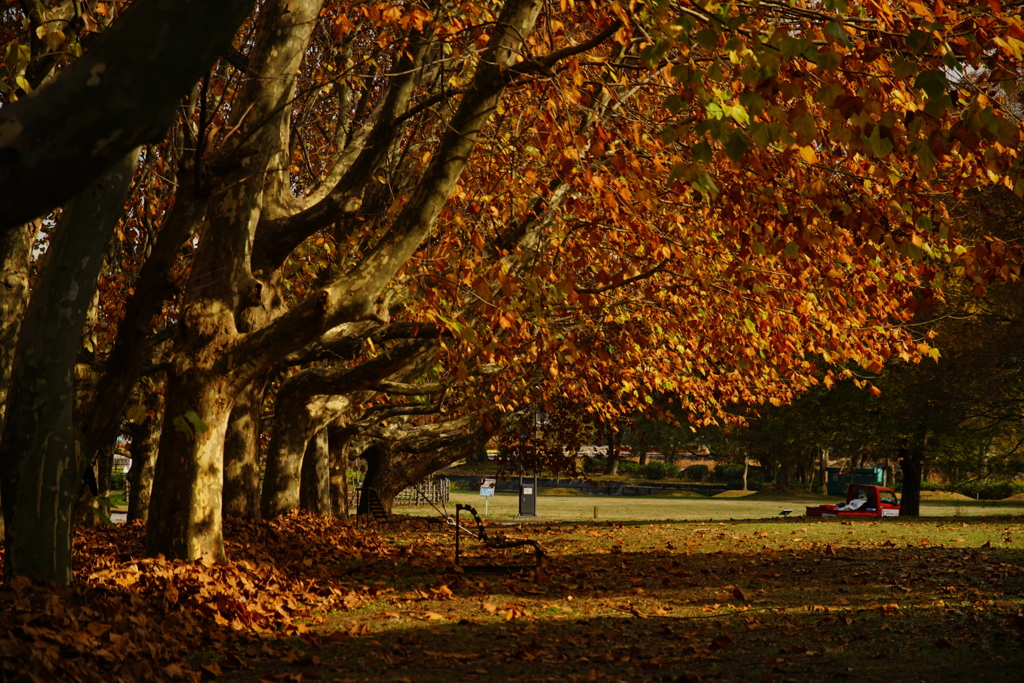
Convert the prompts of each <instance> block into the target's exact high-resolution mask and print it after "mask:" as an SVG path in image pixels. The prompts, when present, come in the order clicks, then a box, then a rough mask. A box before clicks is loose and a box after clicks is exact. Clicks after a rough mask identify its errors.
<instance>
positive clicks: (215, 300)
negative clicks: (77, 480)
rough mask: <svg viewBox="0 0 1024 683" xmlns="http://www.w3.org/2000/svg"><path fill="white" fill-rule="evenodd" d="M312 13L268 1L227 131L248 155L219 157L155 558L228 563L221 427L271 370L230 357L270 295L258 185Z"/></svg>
mask: <svg viewBox="0 0 1024 683" xmlns="http://www.w3.org/2000/svg"><path fill="white" fill-rule="evenodd" d="M319 9H320V3H319V2H318V1H316V0H271V1H270V2H268V3H266V5H265V6H264V7H263V10H262V11H261V12H260V16H259V19H258V27H257V33H256V36H257V37H256V44H255V45H254V46H253V49H252V52H251V56H250V64H249V70H247V72H246V78H245V80H244V81H243V84H242V93H241V96H240V98H239V102H238V103H236V105H237V106H235V107H233V108H232V117H233V118H232V120H231V124H232V125H234V126H236V127H237V128H238V134H237V135H236V136H235V138H234V142H233V143H232V144H234V145H241V144H243V143H244V144H245V147H244V149H240V150H225V151H224V154H225V155H227V157H228V158H230V159H231V161H232V163H231V164H229V165H227V166H226V169H225V172H224V173H223V174H221V175H220V176H218V177H217V178H216V179H215V183H216V186H215V187H212V188H209V189H210V196H211V197H212V198H213V199H212V200H211V201H210V203H209V205H208V207H207V211H206V220H205V222H204V225H203V228H202V230H201V232H200V241H199V248H198V250H197V252H196V255H195V259H194V261H193V263H192V268H191V271H190V275H189V281H188V284H187V287H186V291H185V296H184V302H183V306H182V312H181V317H180V321H179V324H178V334H177V337H176V339H175V345H174V357H175V361H176V362H175V363H174V365H173V367H172V368H171V369H170V370H169V371H168V384H167V387H168V388H167V392H168V393H167V408H166V411H167V412H166V416H165V419H164V429H163V434H162V436H161V441H160V457H159V458H158V460H157V473H156V484H157V485H156V487H155V488H154V491H153V499H152V513H153V514H151V515H150V521H149V526H148V528H147V535H146V549H147V552H148V553H150V554H158V553H162V554H164V555H165V556H167V557H172V558H177V559H185V560H195V559H200V558H203V557H208V558H212V559H214V560H218V561H220V560H223V559H225V555H224V542H223V530H222V527H221V518H222V500H221V494H222V490H223V481H224V480H223V476H224V475H223V466H224V461H223V458H224V440H225V437H226V432H227V425H228V422H229V419H230V414H231V410H232V408H233V407H234V403H235V401H236V399H237V398H238V397H239V395H240V394H241V393H242V392H243V391H245V389H246V388H247V387H248V386H250V385H251V384H252V382H253V381H254V380H255V379H256V378H257V377H259V376H261V375H263V374H264V373H265V372H267V371H269V369H270V367H269V364H267V365H261V366H260V368H259V369H258V370H256V371H253V372H245V371H244V370H241V368H239V367H238V362H239V360H240V359H239V358H237V357H231V356H230V355H229V353H228V352H227V351H226V350H227V349H229V348H230V346H231V344H232V342H233V341H234V340H236V339H237V338H238V337H239V336H240V335H241V330H240V329H239V327H240V325H244V324H245V320H244V319H243V318H244V312H245V311H246V310H247V309H250V308H254V307H265V308H267V309H270V308H272V307H273V292H272V289H271V288H269V287H263V285H262V284H261V283H259V282H257V281H256V280H255V278H254V277H253V276H252V273H251V271H250V262H249V258H250V254H251V247H252V240H253V235H254V232H255V228H256V225H257V223H258V222H259V219H260V214H261V210H262V205H263V199H264V196H263V192H264V179H265V178H266V176H267V173H268V171H269V170H270V165H271V162H272V161H273V159H275V158H276V156H277V155H279V154H280V153H281V146H282V144H285V145H286V144H287V140H288V135H287V130H288V120H289V114H290V108H289V103H290V101H291V99H292V96H293V92H294V88H295V75H296V73H297V71H298V67H299V64H300V63H301V60H302V57H303V55H304V54H305V51H306V47H307V45H308V43H309V37H310V34H311V32H312V30H313V28H314V27H315V25H316V18H317V16H318V14H319ZM244 337H245V336H244V335H243V338H244ZM291 350H293V349H292V348H286V349H285V350H284V352H285V353H287V352H288V351H291ZM250 369H251V368H250ZM193 418H194V419H193ZM175 421H177V423H178V428H177V429H176V427H175ZM183 421H184V422H183Z"/></svg>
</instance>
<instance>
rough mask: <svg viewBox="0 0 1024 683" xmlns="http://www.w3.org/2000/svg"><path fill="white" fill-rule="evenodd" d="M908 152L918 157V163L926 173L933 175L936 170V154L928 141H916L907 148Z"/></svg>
mask: <svg viewBox="0 0 1024 683" xmlns="http://www.w3.org/2000/svg"><path fill="white" fill-rule="evenodd" d="M907 151H908V152H909V153H910V154H912V155H913V156H915V157H917V163H919V164H920V165H921V170H922V171H924V172H925V173H931V171H932V169H933V168H935V154H934V153H933V152H932V147H931V145H930V144H928V141H927V140H914V141H913V142H911V143H910V144H909V145H908V146H907Z"/></svg>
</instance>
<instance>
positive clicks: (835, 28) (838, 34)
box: [825, 21, 853, 48]
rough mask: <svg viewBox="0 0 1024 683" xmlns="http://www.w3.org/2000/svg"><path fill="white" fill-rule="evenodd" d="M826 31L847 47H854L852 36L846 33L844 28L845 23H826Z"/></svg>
mask: <svg viewBox="0 0 1024 683" xmlns="http://www.w3.org/2000/svg"><path fill="white" fill-rule="evenodd" d="M825 33H827V34H829V35H830V36H832V37H833V38H836V39H837V40H838V41H839V42H841V43H842V44H843V45H845V46H846V47H849V48H852V47H853V43H851V42H850V37H849V36H848V35H846V29H844V28H843V25H842V24H840V23H839V22H837V21H830V22H829V23H827V24H825Z"/></svg>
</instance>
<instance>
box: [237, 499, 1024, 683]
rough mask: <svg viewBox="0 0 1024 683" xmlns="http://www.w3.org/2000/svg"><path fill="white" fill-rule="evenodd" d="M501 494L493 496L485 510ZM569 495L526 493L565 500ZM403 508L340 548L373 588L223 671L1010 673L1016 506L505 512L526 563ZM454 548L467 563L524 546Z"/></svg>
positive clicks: (674, 506) (1014, 656) (1017, 622)
mask: <svg viewBox="0 0 1024 683" xmlns="http://www.w3.org/2000/svg"><path fill="white" fill-rule="evenodd" d="M467 499H470V498H468V497H467ZM514 500H515V499H514V497H512V496H498V497H497V501H496V506H495V508H492V510H495V509H497V510H498V511H497V512H496V513H493V514H492V519H496V520H500V519H505V518H507V517H508V516H509V515H510V514H512V511H511V508H509V506H510V505H511V502H512V501H514ZM572 502H573V501H571V500H569V499H568V498H566V499H557V500H550V499H542V500H541V501H540V505H539V507H540V508H541V510H543V511H544V514H545V515H552V516H553V514H554V510H558V511H559V514H563V515H572V514H581V509H580V508H578V507H575V508H574V507H572V505H571V503H572ZM584 502H587V503H592V502H593V501H590V500H588V501H584ZM618 502H620V501H618ZM635 502H636V503H646V504H648V505H650V506H652V507H646V508H642V507H634V506H632V505H630V506H629V507H630V508H631V509H632V510H633V512H631V513H629V514H641V513H642V511H644V510H646V511H647V512H648V513H650V514H658V515H672V514H688V513H686V512H685V510H706V509H709V508H713V509H716V510H720V511H721V510H725V511H727V512H726V513H725V514H735V515H738V516H742V517H751V516H753V515H754V514H756V513H757V512H758V511H760V510H762V509H765V510H772V511H774V508H775V507H778V506H777V504H775V503H772V505H771V506H770V507H767V508H765V507H762V504H760V503H759V504H756V505H753V506H751V503H748V504H747V505H748V507H742V504H741V503H739V502H737V501H735V500H733V501H722V502H718V501H703V506H700V505H701V503H702V502H701V501H697V502H695V503H693V502H691V501H676V500H662V501H652V500H643V501H635ZM769 502H770V501H769ZM607 504H608V502H606V505H607ZM684 504H685V505H691V504H693V505H698V507H695V508H686V507H678V506H679V505H684ZM764 504H765V505H767V504H768V503H767V502H766V503H764ZM659 505H660V506H661V507H658V506H659ZM718 505H722V506H723V507H722V508H720V509H719V508H718V507H717V506H718ZM734 506H739V507H734ZM481 507H482V506H481ZM622 507H627V506H626V505H624V504H623V505H622ZM704 514H705V515H707V514H708V513H706V512H705V513H704ZM414 526H415V527H416V528H415V529H413V527H412V526H410V527H408V528H407V529H405V530H394V531H384V534H385V536H386V537H387V538H388V539H389V541H390V542H391V543H394V544H395V545H396V546H398V548H399V550H398V552H397V555H393V556H391V557H388V558H386V559H384V558H382V559H381V560H380V561H376V562H368V561H363V562H360V563H358V564H354V565H349V566H348V570H349V571H352V572H353V574H354V576H353V578H355V577H356V576H358V580H359V581H361V582H362V583H363V588H364V589H367V590H368V591H369V593H370V595H372V596H373V597H372V599H370V600H368V601H367V602H366V603H364V604H363V605H362V606H360V607H358V608H356V609H354V610H351V611H345V612H333V613H331V614H328V615H326V617H325V618H324V619H323V620H322V621H321V622H320V623H319V624H318V625H317V626H315V628H314V633H316V634H317V635H316V637H315V638H308V637H307V638H304V639H303V638H300V639H299V640H298V641H292V644H291V645H290V646H289V647H287V648H286V649H285V654H286V656H284V657H277V658H276V659H274V660H271V661H268V660H266V659H263V660H258V661H257V660H247V662H246V665H247V666H251V667H252V668H251V669H248V671H251V672H252V673H251V674H243V675H241V676H239V677H238V680H246V681H256V680H268V679H272V680H278V677H280V678H283V677H285V676H288V675H293V676H294V675H296V674H298V673H300V672H301V671H305V672H306V673H307V674H308V673H310V672H316V673H318V675H319V676H321V677H322V678H325V679H327V680H338V681H390V682H394V683H403V682H408V681H416V682H417V683H418V682H425V683H430V682H434V681H436V682H437V683H441V682H445V683H447V682H448V681H451V680H452V679H453V678H455V679H458V680H460V681H463V682H468V683H474V682H479V683H484V682H486V681H492V680H516V681H559V682H566V683H570V682H580V683H583V682H587V681H652V682H655V681H737V682H741V681H742V682H745V681H762V682H763V683H781V682H782V681H807V682H813V683H817V682H818V681H867V680H871V681H885V682H886V683H904V682H910V681H915V682H917V681H927V682H934V681H958V682H959V681H963V680H965V679H967V680H970V679H976V680H982V681H985V682H986V683H989V682H992V681H1007V682H1008V681H1014V682H1016V681H1019V680H1021V668H1020V667H1021V665H1022V663H1024V637H1022V633H1024V617H1022V616H1020V614H1021V610H1022V607H1024V599H1022V595H1024V525H1022V524H1021V520H1020V519H1014V518H992V517H988V518H985V517H978V516H966V517H960V518H956V517H950V516H946V517H941V518H936V517H932V518H923V519H905V520H899V519H894V520H884V521H860V520H858V521H846V520H842V521H840V520H829V521H818V520H816V521H810V520H808V519H806V518H803V519H801V518H797V519H794V518H789V519H779V518H775V519H770V520H761V521H749V522H729V521H710V522H709V521H700V522H697V521H691V522H658V523H653V522H637V521H632V522H631V521H599V522H594V521H580V522H553V521H548V522H541V523H538V524H533V525H523V526H522V527H521V528H519V527H509V528H506V529H505V531H506V532H507V533H509V534H511V535H514V536H517V537H529V538H533V539H535V540H537V541H539V542H540V543H541V544H542V546H543V547H544V548H545V550H546V552H547V558H546V560H545V564H544V567H543V568H542V570H541V571H540V572H538V573H534V572H532V571H531V572H528V573H525V574H513V573H476V572H473V571H464V570H460V569H459V568H456V567H455V566H453V564H452V562H451V550H452V548H451V532H450V531H447V530H446V531H442V532H436V531H426V530H424V529H423V527H422V525H420V524H418V523H417V524H415V525H414ZM470 546H471V552H470V556H471V557H470V560H469V562H466V563H465V564H467V565H468V564H471V563H473V562H476V563H482V564H484V565H495V564H497V565H508V564H510V563H513V562H516V561H517V560H522V559H524V558H522V557H517V556H516V553H517V552H518V551H486V550H483V549H481V548H480V547H479V546H477V547H476V548H475V550H476V551H478V552H476V553H475V554H474V552H473V550H474V548H472V546H473V542H472V541H470ZM275 647H278V646H275ZM289 660H291V661H293V662H294V661H300V662H305V663H306V664H305V668H303V667H302V666H301V665H297V664H289V663H288V661H289ZM311 663H312V664H315V665H316V666H313V667H311V666H310V664H311ZM303 675H306V674H303ZM303 680H304V679H303Z"/></svg>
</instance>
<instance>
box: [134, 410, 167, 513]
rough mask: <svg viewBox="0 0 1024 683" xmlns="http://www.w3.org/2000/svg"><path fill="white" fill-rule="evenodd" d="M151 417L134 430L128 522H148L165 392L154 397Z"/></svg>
mask: <svg viewBox="0 0 1024 683" xmlns="http://www.w3.org/2000/svg"><path fill="white" fill-rule="evenodd" d="M149 403H150V405H149V408H150V411H151V412H150V414H149V415H147V416H146V418H145V419H144V420H143V421H142V424H138V425H135V426H134V428H133V430H132V445H131V458H132V468H131V470H129V472H128V521H129V522H135V521H143V522H144V521H146V520H147V519H148V517H149V501H150V498H151V497H152V494H153V476H154V473H155V472H156V457H157V448H158V446H159V444H160V432H161V429H162V427H163V416H164V397H163V393H162V392H161V391H154V392H153V393H152V394H151V395H150V401H149Z"/></svg>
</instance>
